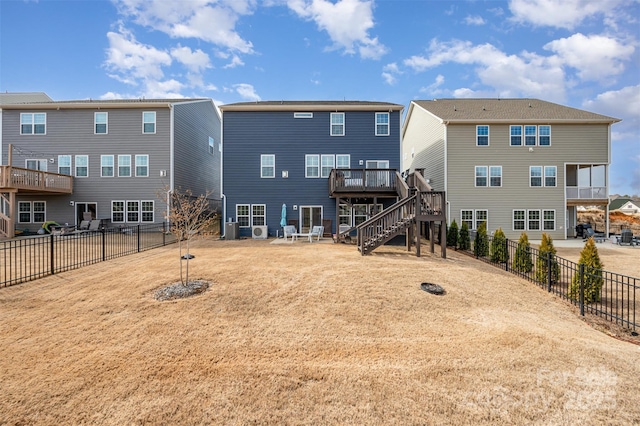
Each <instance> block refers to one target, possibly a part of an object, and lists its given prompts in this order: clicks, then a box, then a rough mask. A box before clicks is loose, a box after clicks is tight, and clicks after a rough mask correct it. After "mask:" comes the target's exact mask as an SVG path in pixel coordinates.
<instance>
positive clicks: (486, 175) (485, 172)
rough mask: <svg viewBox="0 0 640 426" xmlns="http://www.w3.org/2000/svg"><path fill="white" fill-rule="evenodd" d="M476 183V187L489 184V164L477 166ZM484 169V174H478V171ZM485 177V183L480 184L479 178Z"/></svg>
mask: <svg viewBox="0 0 640 426" xmlns="http://www.w3.org/2000/svg"><path fill="white" fill-rule="evenodd" d="M474 170H475V173H474V175H475V178H474V185H475V187H476V188H484V187H486V186H488V185H489V168H488V167H487V166H475V169H474ZM481 170H484V176H482V175H478V171H481ZM483 178H484V179H485V183H484V185H478V179H483Z"/></svg>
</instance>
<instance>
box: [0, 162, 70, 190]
mask: <svg viewBox="0 0 640 426" xmlns="http://www.w3.org/2000/svg"><path fill="white" fill-rule="evenodd" d="M2 189H17V190H25V191H32V192H56V193H65V194H71V193H72V192H73V178H72V177H71V176H69V175H61V174H59V173H50V172H42V171H39V170H31V169H24V168H21V167H13V166H0V190H2Z"/></svg>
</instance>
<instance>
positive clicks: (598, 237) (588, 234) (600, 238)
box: [583, 228, 605, 243]
mask: <svg viewBox="0 0 640 426" xmlns="http://www.w3.org/2000/svg"><path fill="white" fill-rule="evenodd" d="M589 238H593V240H594V241H595V242H596V243H603V242H604V238H605V237H604V234H599V233H596V231H594V230H593V228H587V229H585V230H584V238H583V239H585V240H587V239H589Z"/></svg>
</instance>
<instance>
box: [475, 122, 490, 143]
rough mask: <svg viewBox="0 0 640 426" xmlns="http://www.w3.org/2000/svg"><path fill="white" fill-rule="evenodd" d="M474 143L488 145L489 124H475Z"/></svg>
mask: <svg viewBox="0 0 640 426" xmlns="http://www.w3.org/2000/svg"><path fill="white" fill-rule="evenodd" d="M476 145H477V146H488V145H489V126H476Z"/></svg>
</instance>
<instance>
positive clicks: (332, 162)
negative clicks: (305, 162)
mask: <svg viewBox="0 0 640 426" xmlns="http://www.w3.org/2000/svg"><path fill="white" fill-rule="evenodd" d="M335 167H336V157H335V155H333V154H322V155H321V156H320V177H321V178H328V177H329V174H331V170H333V169H335Z"/></svg>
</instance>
